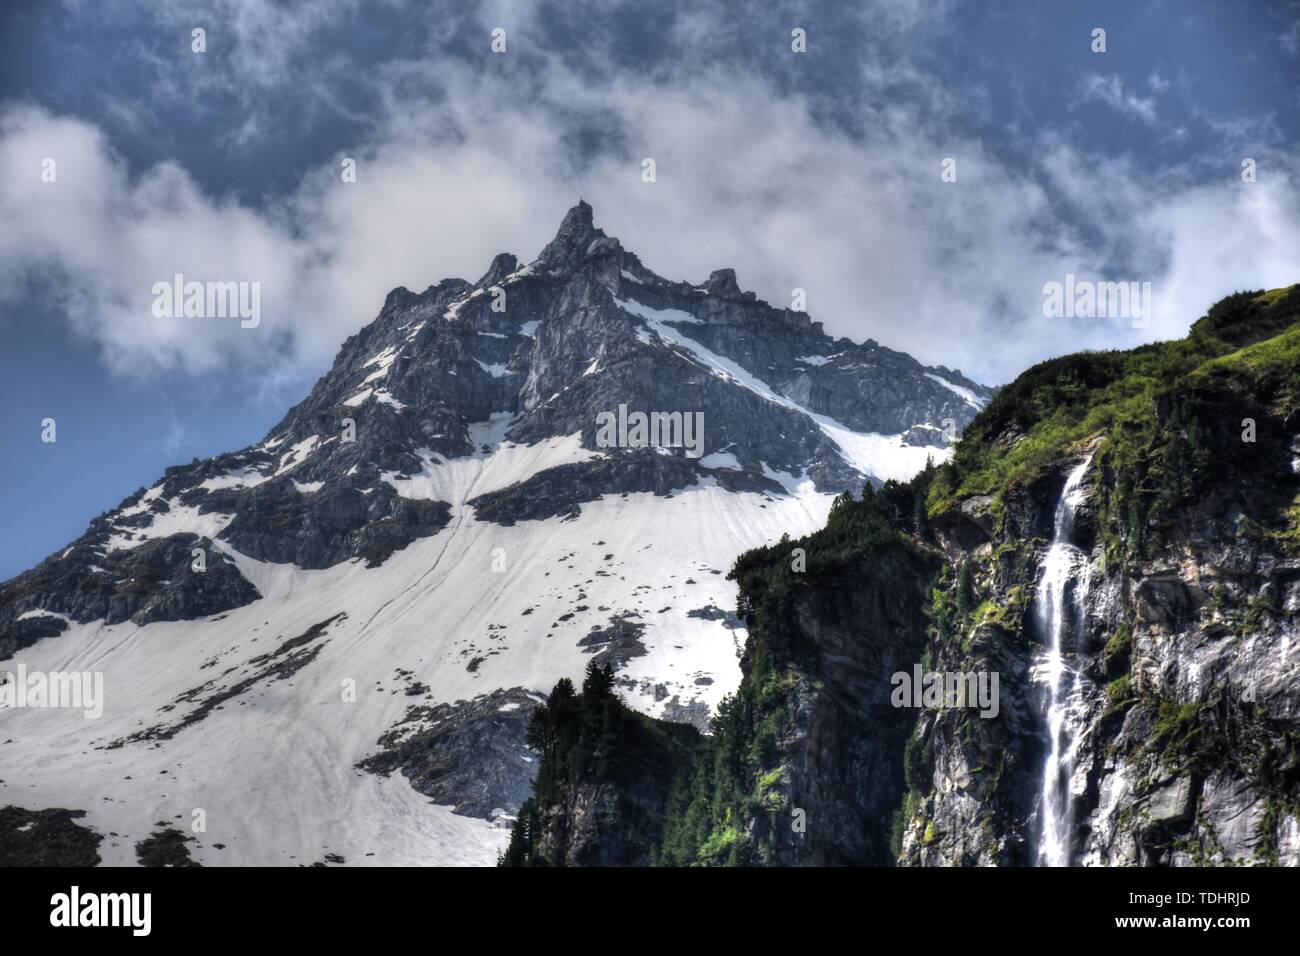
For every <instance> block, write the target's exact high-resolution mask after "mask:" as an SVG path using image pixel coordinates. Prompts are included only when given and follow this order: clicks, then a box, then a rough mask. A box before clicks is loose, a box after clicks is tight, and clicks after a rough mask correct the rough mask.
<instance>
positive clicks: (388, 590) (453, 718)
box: [0, 203, 991, 864]
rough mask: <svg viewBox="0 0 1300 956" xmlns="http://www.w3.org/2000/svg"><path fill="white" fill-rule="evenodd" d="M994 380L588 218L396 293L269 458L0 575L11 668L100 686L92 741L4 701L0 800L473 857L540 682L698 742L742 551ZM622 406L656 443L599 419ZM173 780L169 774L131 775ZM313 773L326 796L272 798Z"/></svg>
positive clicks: (206, 478)
mask: <svg viewBox="0 0 1300 956" xmlns="http://www.w3.org/2000/svg"><path fill="white" fill-rule="evenodd" d="M990 395H991V393H990V392H989V390H987V389H985V388H983V387H981V386H979V385H977V384H976V383H974V382H971V381H969V380H967V379H965V378H964V377H963V376H962V375H961V374H960V373H959V372H955V371H952V370H950V369H945V368H938V367H936V368H929V367H926V366H922V365H921V364H920V363H918V362H916V361H915V360H913V359H912V358H910V357H909V356H907V355H904V354H902V353H898V352H893V351H891V350H889V349H887V348H884V347H882V346H880V345H877V344H876V343H874V342H870V341H868V342H866V343H860V344H859V343H853V342H850V341H847V340H844V339H832V338H831V337H830V336H827V335H826V334H825V333H824V332H823V330H822V327H821V325H820V324H819V323H816V322H813V321H812V320H811V319H810V318H809V317H808V316H807V315H805V314H803V313H799V312H793V311H790V310H787V309H781V308H774V307H772V306H770V305H768V304H767V303H764V302H762V301H759V300H758V299H757V298H756V297H755V296H754V295H753V294H752V293H747V292H743V291H742V290H741V289H740V287H739V284H738V283H737V280H736V277H735V275H734V274H733V273H732V272H730V270H720V271H717V272H714V273H713V274H712V275H711V276H710V277H709V278H708V279H707V280H706V281H704V282H702V283H698V284H693V283H686V282H675V281H670V280H667V279H664V278H662V277H660V276H657V275H655V274H654V273H653V272H651V271H650V270H649V269H647V268H645V267H644V266H643V265H642V264H641V262H640V260H639V259H638V258H637V257H636V256H635V255H633V254H632V253H631V252H629V251H627V250H625V249H624V248H623V247H622V245H621V244H620V243H619V241H618V240H617V239H614V238H612V237H610V236H607V235H605V233H604V232H603V231H601V230H600V229H599V228H597V227H596V226H595V223H594V221H593V214H592V210H591V208H590V207H589V206H588V205H586V204H585V203H580V204H579V205H577V206H576V207H574V208H573V209H572V210H571V211H570V212H569V213H568V215H567V216H566V217H565V219H564V221H563V223H562V224H561V226H560V229H559V231H558V233H557V235H556V237H555V238H554V240H552V241H551V242H550V243H549V244H548V245H547V246H546V247H545V249H543V250H542V251H541V253H540V255H538V257H537V258H536V259H534V260H533V261H531V262H527V263H522V264H521V263H520V262H519V261H518V260H517V259H516V258H515V257H514V256H511V255H508V254H502V255H499V256H497V257H496V258H495V259H494V260H493V261H492V263H491V265H490V266H489V267H488V270H487V271H486V272H485V273H484V275H483V276H481V277H480V278H479V279H478V280H477V281H473V282H470V281H467V280H464V279H444V280H443V281H441V282H439V283H438V284H436V285H433V286H430V287H429V288H427V289H425V290H424V291H422V292H413V291H410V290H407V289H396V290H394V291H393V292H392V293H390V294H389V295H388V297H387V299H386V301H385V302H384V304H383V307H382V309H381V310H380V312H379V314H378V316H377V317H376V318H375V319H374V321H372V322H371V323H370V324H368V325H366V326H365V327H364V328H363V329H362V330H361V331H360V332H358V333H357V334H356V335H355V336H353V337H352V338H350V339H348V341H347V342H345V343H344V344H343V346H342V348H341V349H340V352H339V355H338V357H337V360H336V361H335V364H334V366H333V368H331V370H330V371H329V372H328V373H327V374H326V375H325V376H324V377H323V378H321V380H320V381H319V382H318V383H317V384H316V386H315V387H314V388H313V389H312V391H311V393H310V394H309V395H308V396H307V397H306V398H305V399H304V400H303V401H302V402H301V403H299V404H298V405H297V406H295V407H294V408H292V409H291V410H290V411H289V412H288V414H287V415H286V416H285V417H284V419H283V420H282V421H281V422H280V423H279V424H277V425H276V426H275V427H274V428H272V429H271V431H270V432H269V433H268V435H267V436H266V437H265V438H264V439H263V440H262V441H260V442H258V443H257V444H255V445H252V446H250V447H248V448H245V449H242V450H239V451H235V452H231V453H229V454H225V455H220V456H217V457H216V458H212V459H208V460H205V461H197V460H196V461H193V462H191V463H190V464H188V465H178V466H176V467H173V468H169V469H168V470H167V471H166V473H165V474H164V475H163V477H162V478H161V480H160V481H158V482H157V483H156V484H154V485H153V486H151V487H149V488H146V489H140V490H139V491H137V492H136V493H135V494H133V495H132V496H131V497H129V498H128V499H127V500H126V501H124V502H123V503H122V504H121V505H120V506H119V507H118V508H116V509H113V510H112V511H110V512H107V513H105V514H104V515H101V516H100V517H98V518H96V519H95V520H94V521H93V522H92V523H91V525H90V527H89V529H88V530H87V532H86V534H85V535H83V536H82V537H81V538H79V539H78V540H77V541H75V542H73V543H72V544H71V545H70V546H69V547H68V548H66V549H64V550H62V551H61V552H59V553H58V554H56V555H53V556H51V557H50V558H48V559H47V560H46V561H44V562H42V563H41V564H40V565H39V566H38V567H36V568H34V569H32V570H31V571H29V572H27V573H25V574H23V575H20V576H18V577H17V578H14V579H13V580H11V581H8V582H5V583H4V584H3V585H0V660H3V659H7V658H13V659H14V660H16V661H18V662H21V663H24V664H26V665H27V666H28V667H29V669H41V670H48V671H56V670H66V669H68V668H71V667H77V668H80V669H83V670H85V671H87V672H90V671H95V672H102V673H103V675H104V678H105V685H106V687H107V689H108V690H107V700H106V703H105V712H104V716H103V718H102V720H100V721H99V722H98V723H95V724H90V725H88V724H86V723H80V724H75V723H71V721H72V719H73V718H72V717H71V716H70V715H69V714H68V713H67V712H61V711H58V710H44V711H36V710H27V711H25V712H22V713H15V714H14V715H12V716H13V720H12V721H10V723H11V726H12V729H11V730H10V731H8V732H7V734H6V736H11V737H12V738H13V740H14V743H13V744H10V745H8V746H7V748H6V758H7V760H8V761H9V763H10V766H11V767H12V770H11V771H10V772H7V773H6V775H5V776H6V781H5V782H3V783H0V805H3V801H4V800H5V799H6V797H5V796H4V794H5V792H6V791H9V792H10V797H11V798H12V799H13V800H15V801H18V802H21V803H23V805H24V806H26V807H29V808H31V809H34V810H41V809H46V808H53V807H59V808H62V807H68V808H72V809H77V808H85V809H86V810H87V813H88V817H87V825H88V826H91V827H93V828H95V829H96V830H97V831H98V832H103V833H107V832H117V833H121V834H128V835H130V836H131V837H132V838H134V839H137V840H139V839H143V838H145V837H146V836H147V835H148V834H149V833H152V832H153V829H154V826H153V825H154V824H155V823H156V821H157V820H158V819H159V818H164V819H174V818H175V817H176V815H177V813H181V814H182V815H183V814H187V813H189V812H191V811H192V809H193V808H195V807H202V808H205V809H206V810H208V811H209V813H210V814H211V813H213V812H214V811H213V810H212V807H213V806H218V807H222V808H224V809H222V810H220V811H219V814H218V815H219V816H220V817H222V818H223V819H225V821H226V825H227V826H228V827H229V828H230V829H229V831H228V832H226V833H225V834H223V836H222V837H221V838H219V839H216V838H214V840H213V843H211V844H201V845H196V846H194V847H192V848H191V851H192V852H193V853H194V854H195V856H196V859H198V860H200V861H201V862H204V863H205V864H207V863H214V862H263V863H265V862H277V863H282V862H284V861H285V860H286V859H288V858H291V857H292V858H294V859H305V858H308V857H310V858H311V859H316V858H317V857H318V856H319V855H320V852H321V848H322V846H324V845H325V844H326V843H327V842H330V841H333V842H330V847H329V848H330V849H331V851H332V852H335V853H336V855H339V856H342V857H344V858H347V859H356V858H366V856H367V854H372V853H373V854H374V855H375V857H376V858H377V859H378V860H379V861H381V862H383V861H386V862H413V863H421V862H440V861H441V862H488V861H490V860H491V859H492V857H493V856H494V854H495V851H496V850H497V849H499V846H500V843H501V841H502V839H503V837H504V834H505V832H506V831H505V830H504V829H503V828H502V827H501V826H500V825H501V824H502V823H503V822H508V821H509V819H510V818H511V817H512V816H513V814H514V813H515V812H516V811H517V810H518V808H519V803H520V800H521V798H522V796H523V795H526V793H527V790H528V786H529V781H530V779H531V777H532V774H533V772H534V769H535V763H534V762H533V758H532V756H531V755H530V754H529V753H528V751H527V750H526V749H525V747H524V743H523V736H524V732H525V729H526V726H527V715H528V713H530V712H531V710H532V708H533V707H534V706H535V704H536V701H537V700H538V699H539V698H540V697H541V696H542V695H543V693H544V691H545V689H546V688H548V687H550V686H551V685H552V684H553V683H554V682H555V680H556V679H558V678H559V677H561V676H563V675H565V674H572V673H575V672H581V670H582V669H583V667H584V666H585V665H586V663H587V662H588V661H590V660H591V659H593V658H599V659H601V660H609V661H610V662H611V664H612V665H613V666H614V668H615V679H616V681H617V682H618V686H619V688H620V690H621V692H622V693H624V694H625V695H626V697H627V699H628V702H629V704H630V705H631V706H632V707H633V709H635V710H638V711H641V712H644V713H649V714H653V715H655V716H662V717H668V718H671V719H675V720H683V721H688V722H692V723H695V724H696V725H697V726H703V725H704V724H705V722H706V720H707V715H708V713H709V711H710V710H711V709H712V708H713V706H714V705H715V704H716V703H717V701H718V700H719V699H720V698H721V696H722V695H723V694H724V693H725V692H727V691H729V690H731V689H733V688H734V687H735V685H736V683H737V682H738V680H739V676H740V675H739V669H738V667H737V657H738V647H739V643H740V642H741V641H742V640H743V637H744V630H743V627H740V626H739V624H738V622H737V621H736V620H735V619H734V618H733V617H731V616H730V615H729V613H728V612H729V609H730V608H731V606H732V605H733V604H734V601H735V586H734V584H732V583H731V582H729V581H727V580H726V578H725V569H726V568H727V567H728V566H730V564H731V563H732V562H733V561H734V559H735V556H736V555H737V554H739V553H741V552H742V551H744V550H746V549H748V548H751V547H754V546H755V545H758V544H763V543H767V542H771V541H775V540H777V539H778V538H779V537H780V536H781V534H782V533H786V532H790V533H795V534H801V533H804V532H806V531H809V530H811V529H812V528H814V527H816V526H817V525H818V524H819V523H820V522H821V521H822V520H823V519H824V517H825V514H826V512H827V510H828V508H829V506H830V502H831V500H832V499H833V497H834V495H835V494H836V493H839V492H841V491H844V490H853V491H855V492H856V491H858V490H859V489H861V488H862V487H864V486H872V485H879V484H881V483H882V482H884V481H885V480H887V479H890V478H899V477H907V476H910V475H911V474H912V473H914V472H915V471H916V470H918V469H920V468H921V467H923V465H924V463H925V461H926V458H927V456H932V457H933V458H934V459H936V460H940V459H942V458H944V457H946V456H947V454H948V453H949V448H948V444H947V442H946V441H945V439H944V438H943V432H944V431H945V430H946V429H953V428H955V429H960V428H961V427H963V426H965V425H966V424H967V423H968V422H969V421H970V420H971V419H972V418H973V417H974V415H975V414H976V412H977V411H978V410H979V409H980V408H981V407H982V406H983V405H984V404H985V403H986V402H987V401H988V399H989V398H990ZM624 414H627V415H643V416H647V417H651V416H653V417H654V420H655V421H657V423H658V424H659V425H660V426H661V427H660V428H659V429H656V431H659V432H660V434H658V435H653V434H639V433H637V432H636V431H635V430H631V431H628V430H626V429H625V430H623V433H622V434H619V430H618V429H614V430H613V431H612V432H611V431H610V430H608V429H606V430H605V431H604V432H603V433H602V428H603V427H604V425H603V424H602V421H603V418H604V417H605V416H621V415H624ZM688 423H689V424H691V425H692V426H695V425H697V424H698V427H697V428H695V429H694V430H693V431H692V432H691V433H689V434H688V433H687V432H686V430H685V428H686V425H687V424H688ZM611 437H613V438H614V439H615V440H614V441H613V442H611V441H610V440H609V439H610V438H611ZM720 608H726V609H728V611H721V610H719V609H720ZM128 689H129V690H128ZM250 737H255V738H256V739H257V741H258V744H257V746H255V747H249V746H247V741H248V740H249V739H250ZM51 748H53V750H54V752H56V753H61V754H64V755H65V756H66V755H69V754H72V753H75V754H76V757H77V761H79V763H75V765H76V766H79V767H80V768H81V769H80V771H79V772H76V773H74V772H73V770H72V767H73V766H74V762H73V761H65V762H63V763H61V764H59V765H58V766H52V765H51V764H50V762H49V760H48V757H49V753H50V752H51ZM177 765H181V766H184V767H185V768H186V769H185V770H184V771H183V773H184V776H185V777H186V779H187V781H188V784H187V785H186V786H176V787H168V788H156V787H154V786H153V784H152V783H150V784H145V783H143V782H142V781H145V780H154V779H157V778H158V777H159V776H161V775H162V771H164V770H167V771H168V773H169V774H170V773H171V772H174V771H172V770H171V769H170V768H173V767H175V766H177ZM65 766H66V769H63V768H64V767H65ZM304 778H309V779H312V780H315V781H317V782H318V784H319V786H318V787H317V788H316V789H315V790H313V791H312V792H313V793H314V794H315V796H316V798H317V799H318V800H319V804H320V805H319V806H318V807H315V808H314V809H313V808H312V807H292V806H288V805H286V804H284V803H283V801H279V800H278V799H276V797H275V794H276V793H279V792H288V791H289V790H292V789H295V788H296V787H297V786H298V783H297V782H298V781H300V780H301V779H304ZM277 781H278V783H277ZM412 787H414V788H415V789H411V788H412ZM155 791H156V792H155ZM178 793H185V796H183V797H181V796H178V795H177V794H178ZM249 793H256V794H260V795H262V796H259V797H256V798H255V800H254V802H255V804H256V805H254V806H250V805H249V804H248V799H249V798H248V794H249ZM412 795H414V797H415V798H416V803H417V806H418V808H419V809H418V812H416V813H415V814H414V818H415V819H418V820H420V821H421V824H420V826H419V827H417V829H416V835H415V836H412V837H410V838H408V839H405V840H402V839H398V838H397V836H396V835H397V834H398V833H400V832H402V830H403V827H401V826H398V825H397V824H396V821H406V820H409V819H412V818H413V808H412V806H411V803H410V801H411V798H412ZM426 799H427V800H432V801H434V802H435V804H436V806H434V807H433V808H432V809H431V808H430V807H429V805H428V804H427V803H426V802H425V800H426ZM177 800H180V801H182V803H183V805H182V806H181V807H179V808H176V807H172V806H170V804H172V803H173V802H174V801H177ZM33 801H35V802H33ZM339 806H351V807H353V808H354V812H352V813H350V814H349V816H348V821H347V825H346V826H342V827H340V826H339V825H337V823H333V824H329V826H330V827H332V828H333V829H332V831H331V832H332V833H333V834H334V835H333V836H332V837H331V838H330V840H329V841H327V840H326V839H325V838H323V837H322V835H321V832H320V831H321V830H322V829H323V828H326V826H327V821H330V820H335V819H336V817H337V807H339ZM142 808H156V809H147V810H146V809H142ZM447 808H455V812H456V814H457V815H458V816H456V817H453V816H449V815H448V814H449V813H450V811H449V810H448V809H447ZM164 810H166V811H167V812H165V813H164V812H162V811H164ZM444 811H445V812H444ZM460 818H472V819H473V821H474V825H473V827H472V828H471V827H470V826H469V825H468V824H466V823H464V821H463V820H462V819H460ZM485 818H486V819H491V820H495V821H496V822H497V824H498V826H497V828H495V829H491V828H489V827H488V824H487V823H486V822H485ZM313 819H314V822H312V821H313ZM304 821H307V822H304ZM385 821H388V822H387V823H385ZM355 828H359V829H355ZM216 843H220V844H222V848H220V849H218V848H215V844H216ZM344 843H346V844H347V845H346V846H345V845H344ZM127 845H128V843H127V841H126V840H123V841H121V842H120V843H114V844H111V845H109V846H108V847H107V848H106V849H105V850H104V851H103V852H104V855H105V858H106V860H107V861H108V862H132V861H131V860H130V858H129V856H126V855H125V851H123V850H121V847H125V846H127ZM115 854H116V855H115Z"/></svg>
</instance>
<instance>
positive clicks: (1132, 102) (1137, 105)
mask: <svg viewBox="0 0 1300 956" xmlns="http://www.w3.org/2000/svg"><path fill="white" fill-rule="evenodd" d="M1151 88H1152V89H1153V90H1155V91H1156V92H1159V91H1160V88H1159V86H1158V85H1157V82H1156V81H1155V77H1154V76H1153V82H1152V83H1151ZM1080 98H1081V99H1082V100H1083V101H1085V102H1100V103H1104V104H1105V105H1106V106H1109V107H1110V108H1111V109H1112V110H1114V111H1115V112H1116V113H1119V114H1120V115H1121V116H1125V117H1127V118H1129V119H1133V120H1138V121H1139V122H1142V123H1146V124H1147V125H1148V126H1151V125H1154V124H1155V122H1156V101H1155V98H1154V97H1146V98H1143V97H1141V96H1138V95H1137V94H1136V93H1134V92H1132V91H1131V90H1126V89H1125V88H1124V83H1123V81H1122V80H1121V79H1120V78H1119V77H1118V76H1101V75H1100V74H1097V73H1090V74H1088V76H1086V77H1084V80H1083V82H1082V84H1081V85H1080Z"/></svg>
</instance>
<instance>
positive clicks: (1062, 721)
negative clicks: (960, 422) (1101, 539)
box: [1034, 456, 1092, 866]
mask: <svg viewBox="0 0 1300 956" xmlns="http://www.w3.org/2000/svg"><path fill="white" fill-rule="evenodd" d="M1091 462H1092V458H1091V456H1089V457H1088V458H1086V459H1084V461H1083V462H1082V463H1081V464H1080V465H1079V466H1078V467H1077V468H1075V469H1074V471H1072V472H1070V476H1069V477H1068V478H1067V479H1066V481H1065V488H1064V489H1063V490H1062V491H1061V498H1060V500H1059V501H1058V502H1057V503H1056V520H1055V524H1054V526H1053V528H1052V544H1051V547H1049V548H1048V550H1047V556H1046V558H1044V559H1043V581H1042V584H1041V585H1039V588H1038V596H1037V597H1036V598H1035V601H1034V604H1035V611H1036V613H1037V614H1038V620H1039V623H1040V624H1041V625H1042V627H1043V631H1044V633H1046V634H1047V635H1048V645H1047V657H1046V660H1045V661H1044V669H1043V676H1044V678H1045V680H1046V683H1047V732H1048V737H1049V746H1048V753H1047V762H1046V763H1045V764H1044V766H1043V792H1042V798H1041V800H1040V803H1039V827H1040V834H1039V841H1038V864H1039V865H1040V866H1069V865H1070V803H1071V801H1070V799H1069V786H1070V784H1069V781H1070V775H1071V772H1072V770H1073V760H1074V741H1073V740H1067V739H1066V738H1067V737H1068V736H1070V735H1071V732H1072V725H1073V721H1072V720H1071V719H1070V718H1071V716H1072V714H1073V713H1074V711H1075V709H1076V707H1077V705H1078V703H1079V698H1080V686H1079V675H1078V673H1077V671H1075V670H1074V669H1072V668H1070V667H1067V666H1066V663H1065V662H1066V653H1065V652H1066V647H1065V645H1066V642H1067V641H1068V640H1069V637H1070V633H1071V630H1072V627H1073V624H1074V620H1075V617H1076V616H1077V615H1076V613H1075V612H1076V610H1077V609H1078V608H1079V607H1080V606H1081V604H1082V602H1083V600H1084V598H1085V597H1086V595H1087V591H1088V562H1087V560H1086V558H1085V556H1084V554H1083V552H1081V551H1080V550H1079V549H1078V548H1076V547H1075V546H1074V543H1073V541H1072V538H1073V536H1074V515H1075V511H1076V510H1077V508H1078V506H1079V502H1080V501H1081V500H1082V498H1083V493H1082V492H1081V490H1080V485H1081V484H1082V482H1083V475H1084V472H1086V471H1087V470H1088V465H1089V464H1091ZM1076 575H1077V576H1078V577H1079V581H1078V584H1077V586H1076V587H1075V589H1074V591H1073V593H1072V594H1071V593H1070V592H1069V591H1068V585H1069V583H1070V580H1071V578H1073V577H1075V576H1076ZM1067 595H1068V596H1067Z"/></svg>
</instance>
